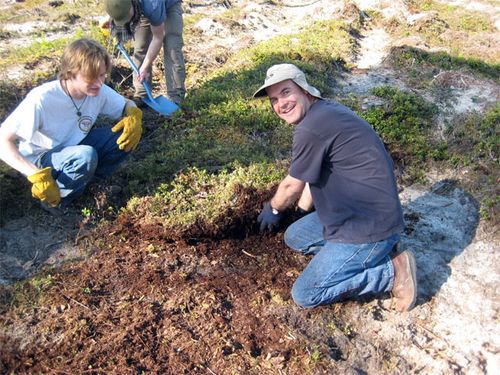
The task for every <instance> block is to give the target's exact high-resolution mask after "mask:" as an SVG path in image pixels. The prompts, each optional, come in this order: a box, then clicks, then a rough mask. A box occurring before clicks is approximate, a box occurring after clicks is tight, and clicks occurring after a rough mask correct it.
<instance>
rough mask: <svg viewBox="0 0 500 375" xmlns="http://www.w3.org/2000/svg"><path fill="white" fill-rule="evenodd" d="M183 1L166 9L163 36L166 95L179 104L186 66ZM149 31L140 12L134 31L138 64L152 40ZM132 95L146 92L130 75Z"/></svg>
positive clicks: (183, 92)
mask: <svg viewBox="0 0 500 375" xmlns="http://www.w3.org/2000/svg"><path fill="white" fill-rule="evenodd" d="M183 27H184V25H183V19H182V3H180V2H179V3H177V4H174V5H172V6H171V7H169V8H168V9H167V19H166V21H165V38H164V39H163V67H164V69H165V84H166V86H167V97H168V99H170V100H172V101H173V102H175V103H177V104H180V103H181V102H182V100H183V99H184V96H185V94H186V87H185V83H184V82H185V80H186V66H185V62H184V54H183V52H182V47H183V46H184V40H183V38H182V29H183ZM151 39H152V33H151V26H150V23H149V20H148V19H147V18H146V17H144V16H142V17H141V18H140V20H139V24H138V25H137V27H136V29H135V34H134V55H133V58H134V62H135V63H136V64H137V65H138V66H140V65H141V63H142V61H143V60H144V58H145V57H146V53H147V51H148V48H149V44H150V43H151ZM151 73H152V68H151V69H150V70H149V74H150V78H149V81H148V83H149V85H150V86H151V79H152V75H151ZM133 82H134V88H135V94H134V96H135V97H144V96H146V90H145V89H144V86H143V84H142V83H140V82H139V81H138V80H137V76H136V75H135V74H134V77H133Z"/></svg>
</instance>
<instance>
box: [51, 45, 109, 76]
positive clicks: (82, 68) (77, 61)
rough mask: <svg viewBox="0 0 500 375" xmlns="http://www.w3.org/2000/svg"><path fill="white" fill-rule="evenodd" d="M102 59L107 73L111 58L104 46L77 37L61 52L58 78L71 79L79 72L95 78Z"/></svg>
mask: <svg viewBox="0 0 500 375" xmlns="http://www.w3.org/2000/svg"><path fill="white" fill-rule="evenodd" d="M103 61H104V64H105V66H106V73H109V71H110V70H111V58H110V57H109V54H108V52H106V50H105V49H104V47H103V46H101V45H100V44H99V43H97V42H96V41H94V40H91V39H86V38H82V39H77V40H75V41H74V42H72V43H71V44H70V45H68V46H67V47H66V49H65V50H64V52H63V55H62V57H61V65H60V68H59V74H58V78H59V79H60V80H66V79H71V78H74V77H75V75H76V74H77V73H80V74H81V75H83V76H84V77H85V78H89V79H96V78H98V77H99V69H100V67H101V64H102V62H103Z"/></svg>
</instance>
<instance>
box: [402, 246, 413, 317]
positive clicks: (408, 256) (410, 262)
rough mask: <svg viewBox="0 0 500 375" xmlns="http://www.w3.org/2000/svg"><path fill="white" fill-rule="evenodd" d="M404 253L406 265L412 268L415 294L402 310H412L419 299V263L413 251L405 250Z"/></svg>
mask: <svg viewBox="0 0 500 375" xmlns="http://www.w3.org/2000/svg"><path fill="white" fill-rule="evenodd" d="M403 253H406V257H405V258H406V265H407V266H408V267H409V268H410V274H411V282H412V286H413V296H412V299H411V301H410V303H409V304H408V305H407V306H405V307H404V308H403V309H401V310H400V311H410V310H411V309H412V308H413V307H414V306H415V302H416V301H417V263H416V262H415V255H413V252H412V251H410V250H405V251H404V252H403Z"/></svg>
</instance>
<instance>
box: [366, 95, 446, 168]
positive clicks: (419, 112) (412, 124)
mask: <svg viewBox="0 0 500 375" xmlns="http://www.w3.org/2000/svg"><path fill="white" fill-rule="evenodd" d="M373 94H374V95H376V96H378V97H380V98H382V99H384V100H385V104H384V105H383V106H374V107H371V108H369V109H368V110H366V111H364V112H363V113H361V116H362V117H363V118H364V119H365V120H366V121H367V122H368V123H370V124H371V125H372V126H373V128H374V129H375V130H376V131H377V132H378V134H379V135H380V137H381V138H382V139H383V141H384V142H385V143H386V145H387V147H388V148H389V150H390V151H391V152H392V153H396V154H398V155H400V157H401V156H402V157H403V158H404V159H405V161H406V162H411V161H414V162H418V163H420V162H424V161H426V160H428V159H430V158H435V157H442V156H443V155H440V153H437V154H436V151H435V150H436V149H435V148H434V147H433V146H432V145H431V144H430V143H429V138H430V137H429V133H430V129H431V126H432V121H433V118H434V116H435V115H436V113H437V108H436V107H435V106H434V105H433V104H431V103H428V102H426V101H425V100H424V99H422V98H421V97H419V96H417V95H415V94H412V93H409V92H404V91H400V90H398V89H396V88H393V87H390V86H382V87H378V88H375V89H373ZM442 148H443V146H441V149H442ZM438 150H439V148H438ZM431 151H432V152H431Z"/></svg>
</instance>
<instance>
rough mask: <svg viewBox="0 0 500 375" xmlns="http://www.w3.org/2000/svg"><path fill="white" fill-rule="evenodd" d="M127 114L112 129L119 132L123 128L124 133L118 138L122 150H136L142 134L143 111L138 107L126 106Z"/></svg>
mask: <svg viewBox="0 0 500 375" xmlns="http://www.w3.org/2000/svg"><path fill="white" fill-rule="evenodd" d="M125 113H126V114H127V116H125V117H124V118H123V119H122V120H121V121H120V122H119V123H118V124H116V125H115V126H113V128H112V129H111V131H113V132H117V131H120V130H122V129H123V133H122V135H120V137H119V138H118V139H117V140H116V143H117V144H118V147H119V148H120V150H124V151H125V152H129V151H132V150H135V148H136V147H137V145H138V144H139V141H140V140H141V134H142V111H141V110H140V109H139V108H137V107H126V108H125Z"/></svg>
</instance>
